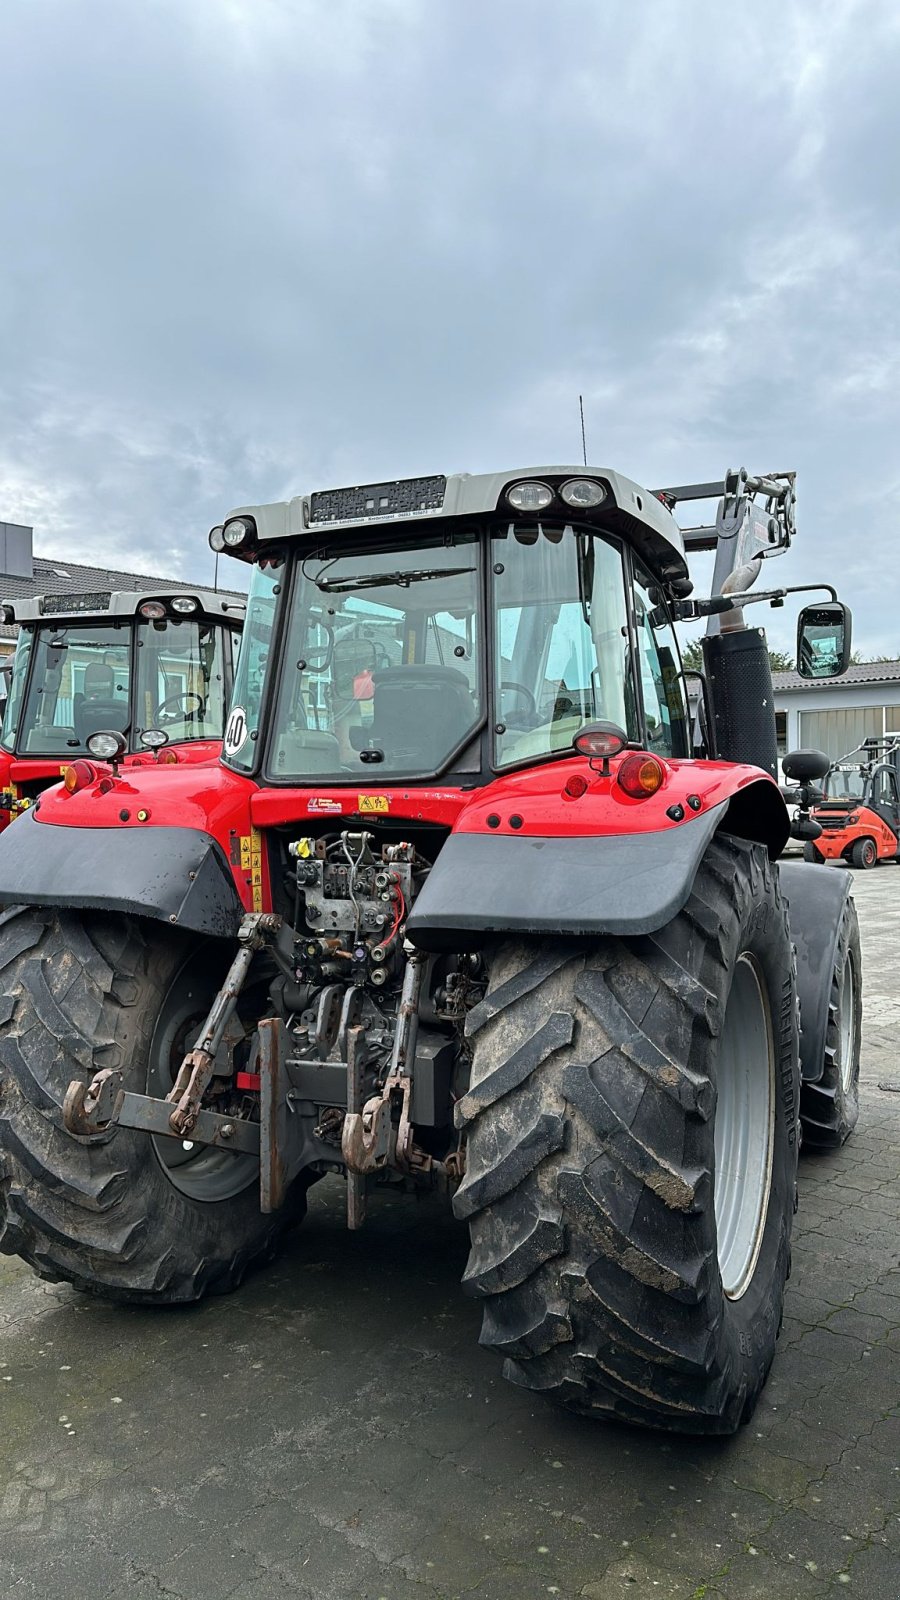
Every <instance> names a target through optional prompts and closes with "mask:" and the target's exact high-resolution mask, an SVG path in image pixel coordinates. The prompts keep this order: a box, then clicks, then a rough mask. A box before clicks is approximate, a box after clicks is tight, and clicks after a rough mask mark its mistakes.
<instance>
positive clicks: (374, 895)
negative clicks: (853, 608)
mask: <svg viewBox="0 0 900 1600" xmlns="http://www.w3.org/2000/svg"><path fill="white" fill-rule="evenodd" d="M704 496H706V497H712V496H715V497H718V498H719V499H720V505H719V509H718V514H717V520H716V524H715V526H711V527H700V528H692V529H688V530H686V531H684V532H683V531H682V529H681V528H680V527H679V526H678V524H677V523H676V521H675V519H674V517H673V515H672V507H673V506H675V505H676V504H677V502H678V501H679V500H685V501H688V500H691V499H699V498H701V497H704ZM792 507H793V493H792V479H791V478H789V477H783V476H772V477H767V478H757V479H754V478H750V477H749V476H748V475H747V473H746V472H739V473H731V474H729V475H728V477H727V478H726V479H725V482H724V484H722V483H719V484H694V485H687V486H685V487H684V488H674V489H666V490H660V491H657V492H656V493H653V492H651V491H649V490H646V489H642V488H641V487H640V486H639V485H638V484H636V483H633V482H631V481H630V480H629V479H627V478H624V477H622V476H621V475H620V474H618V473H616V472H612V471H608V470H605V469H597V470H591V469H587V468H574V467H547V468H541V469H537V470H534V471H523V472H512V473H510V472H505V473H496V474H488V475H485V476H481V477H471V476H468V475H460V476H456V477H447V478H445V477H443V476H434V477H428V478H416V479H413V480H409V481H400V482H386V483H379V484H373V485H366V486H362V487H357V488H350V489H341V490H334V491H328V492H320V493H313V494H309V495H303V496H300V497H298V498H296V499H294V500H291V501H289V502H287V503H281V504H275V505H261V506H253V507H247V508H245V509H242V510H239V511H236V512H234V513H233V514H232V515H231V516H230V517H229V518H228V519H227V521H226V522H225V524H224V526H223V527H220V528H215V529H213V532H212V534H211V536H210V538H211V543H212V546H213V548H214V549H218V550H221V549H225V550H228V551H230V553H231V554H232V555H233V556H235V557H236V558H237V559H238V560H241V561H244V562H246V563H248V564H249V565H250V567H251V569H252V578H251V589H250V597H249V602H248V613H247V625H246V628H245V633H244V642H243V646H242V650H241V655H240V660H239V664H238V671H237V677H236V682H235V688H234V693H233V697H232V706H231V711H230V715H229V718H228V722H227V726H226V732H225V739H224V746H223V754H222V759H221V762H220V763H219V764H218V765H210V766H206V767H203V768H200V769H198V768H196V767H189V766H187V765H175V766H170V767H164V766H161V765H152V766H147V767H144V768H142V769H141V770H139V771H135V770H134V769H133V768H132V769H128V768H126V767H124V766H123V765H121V764H120V763H119V762H118V761H117V760H115V759H114V760H112V761H111V762H110V763H109V764H108V765H106V766H105V767H103V768H100V769H96V770H94V771H93V772H90V773H86V774H83V775H80V776H78V778H77V781H76V782H74V783H72V784H71V785H70V786H69V787H68V788H62V787H57V788H56V789H54V790H52V791H50V792H48V793H46V794H44V795H43V796H42V797H41V798H40V800H39V802H38V804H37V805H36V806H35V807H34V808H33V809H32V810H30V811H29V812H27V813H25V814H24V815H23V816H22V817H20V818H19V819H18V820H17V821H16V822H15V824H14V826H13V828H12V829H10V830H9V831H8V833H7V835H6V836H5V838H4V839H3V840H0V899H2V900H3V901H5V902H6V903H7V904H12V905H14V906H15V908H16V909H15V910H14V911H13V912H10V913H8V914H7V916H6V918H5V919H4V920H3V922H2V925H0V970H2V973H3V993H4V996H5V998H4V1000H3V1006H4V1016H3V1024H4V1026H3V1030H2V1032H0V1072H2V1080H0V1081H2V1100H0V1195H2V1197H3V1203H4V1205H5V1219H4V1231H3V1235H2V1248H3V1249H4V1250H6V1251H7V1252H10V1253H16V1254H19V1255H21V1256H22V1257H23V1258H24V1259H25V1260H26V1261H29V1262H31V1263H32V1264H33V1265H34V1267H35V1268H36V1269H37V1271H38V1272H39V1273H41V1274H42V1275H44V1276H45V1277H48V1278H52V1279H67V1280H68V1281H70V1282H71V1283H73V1284H75V1285H77V1286H78V1287H79V1288H81V1289H85V1290H90V1291H93V1292H95V1293H98V1294H101V1295H105V1296H107V1297H110V1298H113V1299H118V1300H123V1301H131V1302H137V1303H144V1304H146V1303H173V1302H185V1301H192V1300H195V1299H197V1298H198V1297H200V1296H201V1295H203V1294H205V1293H207V1292H210V1291H216V1292H220V1291H223V1290H227V1289H232V1288H234V1287H235V1286H236V1285H237V1284H238V1283H239V1282H240V1280H241V1278H242V1277H243V1276H244V1274H245V1272H246V1271H247V1269H248V1267H249V1266H250V1265H251V1263H253V1262H254V1261H256V1260H259V1259H262V1258H266V1257H268V1256H269V1255H270V1253H271V1252H272V1250H273V1249H274V1247H275V1245H276V1243H277V1240H278V1238H279V1236H280V1235H281V1234H282V1233H283V1232H284V1230H285V1229H286V1228H287V1227H288V1226H290V1225H291V1224H293V1223H296V1222H298V1221H299V1220H300V1218H301V1217H302V1216H303V1213H304V1211H305V1208H306V1195H307V1192H308V1190H309V1189H310V1187H311V1185H312V1184H314V1183H316V1182H318V1181H320V1180H322V1179H325V1178H326V1177H327V1178H329V1179H330V1180H331V1181H334V1180H335V1179H337V1180H339V1181H340V1182H341V1183H342V1184H343V1186H344V1190H345V1194H346V1212H347V1221H348V1225H349V1226H350V1227H352V1228H358V1227H360V1226H361V1225H362V1224H363V1221H364V1219H365V1215H366V1208H367V1205H368V1204H370V1203H373V1201H374V1199H375V1197H376V1196H377V1192H378V1190H379V1188H381V1187H383V1186H389V1187H392V1188H394V1189H395V1190H407V1191H410V1192H414V1191H423V1190H436V1191H440V1192H442V1193H444V1194H446V1195H447V1196H448V1197H449V1198H451V1199H452V1206H453V1210H454V1212H455V1214H456V1216H457V1217H458V1218H459V1219H460V1221H461V1222H463V1223H465V1224H466V1225H467V1226H468V1228H469V1234H470V1240H471V1254H470V1258H469V1264H468V1267H467V1269H466V1273H465V1278H464V1286H465V1288H466V1289H467V1291H468V1292H469V1293H470V1294H472V1295H475V1296H477V1297H478V1298H479V1299H480V1300H481V1302H482V1305H483V1313H484V1320H483V1329H482V1335H481V1337H482V1342H483V1343H484V1344H486V1345H488V1346H490V1347H492V1348H493V1349H495V1350H496V1351H497V1352H498V1353H499V1354H500V1355H501V1356H502V1357H503V1358H504V1360H505V1371H506V1374H507V1376H508V1377H509V1378H511V1379H512V1381H514V1382H516V1383H519V1384H522V1385H525V1386H526V1387H527V1388H529V1389H532V1390H534V1391H536V1392H539V1393H542V1394H546V1395H548V1396H551V1397H553V1398H554V1399H556V1400H558V1401H560V1402H561V1403H562V1404H564V1405H566V1406H568V1407H570V1408H571V1409H573V1410H575V1411H578V1412H583V1413H587V1414H590V1415H592V1416H597V1417H610V1418H619V1419H623V1420H626V1421H630V1422H634V1423H639V1424H643V1425H646V1426H653V1427H662V1428H669V1429H675V1430H680V1431H687V1432H695V1433H729V1432H731V1431H733V1430H734V1429H735V1428H736V1427H738V1425H739V1424H740V1423H741V1422H742V1421H743V1420H746V1418H747V1417H749V1416H750V1414H751V1413H752V1411H753V1408H754V1405H755V1403H756V1399H757V1396H758V1395H759V1392H760V1390H761V1388H762V1385H763V1383H764V1381H765V1378H766V1374H767V1372H768V1369H769V1366H770V1364H771V1361H772V1358H773V1355H774V1351H775V1341H776V1338H777V1335H778V1331H779V1327H780V1324H781V1316H782V1303H783V1296H784V1286H785V1280H786V1277H787V1274H788V1270H789V1265H790V1239H791V1228H792V1223H793V1215H794V1209H795V1196H796V1173H797V1152H798V1146H799V1142H800V1125H801V1122H803V1123H804V1125H805V1126H807V1127H808V1129H809V1137H810V1138H811V1140H812V1141H813V1142H815V1143H819V1144H831V1145H833V1144H838V1143H840V1141H841V1139H842V1138H844V1137H845V1136H846V1134H847V1132H848V1131H849V1129H850V1127H851V1126H852V1124H853V1122H854V1120H855V1114H856V1113H855V1103H856V1101H855V1097H856V1076H857V1073H858V1066H859V1033H860V969H859V942H858V932H857V924H856V914H855V911H854V908H853V903H852V900H851V898H850V894H849V880H848V879H847V878H846V877H842V876H840V875H837V874H830V873H814V872H810V870H809V868H807V867H804V866H803V865H802V863H796V864H793V865H792V864H782V863H781V862H780V860H779V857H780V854H781V851H782V849H783V847H784V844H785V842H786V840H787V838H788V834H789V821H788V814H787V809H786V806H785V802H784V799H783V798H782V795H781V793H780V792H779V789H778V787H777V784H776V782H775V777H774V774H775V771H776V760H777V750H776V737H775V722H774V714H773V709H772V690H771V679H770V673H769V660H768V654H767V651H766V646H765V637H764V634H763V632H762V630H761V629H758V628H748V627H747V626H745V625H744V622H743V609H742V608H743V606H745V605H747V604H749V602H750V600H751V599H754V598H768V599H770V600H774V602H775V603H776V604H777V603H780V601H781V600H782V599H783V597H784V594H785V593H786V592H787V591H785V590H770V591H767V592H766V594H764V595H761V596H756V595H755V594H754V595H752V596H751V595H750V594H748V593H747V589H748V586H749V584H750V583H752V581H753V580H754V578H755V577H756V576H757V575H758V573H759V571H760V569H761V562H762V559H763V557H764V556H769V555H772V554H776V553H777V552H778V551H779V550H780V549H784V548H786V547H787V545H788V544H789V542H790V538H791V534H792V529H793V516H792ZM692 549H700V550H702V549H716V550H717V551H718V553H719V557H720V558H721V559H720V560H719V562H718V565H717V573H718V576H719V580H720V583H719V592H717V593H716V594H714V595H713V596H712V597H711V599H709V600H706V601H694V600H691V599H690V598H689V596H690V592H691V584H690V581H689V579H688V575H687V562H686V550H692ZM723 552H724V555H723ZM725 564H727V571H725V576H724V577H723V576H722V573H723V570H724V566H725ZM825 610H826V608H823V607H821V606H820V607H818V608H816V618H817V624H816V625H817V627H818V628H819V629H820V630H821V628H822V626H823V622H822V618H823V613H824V611H825ZM700 616H703V617H709V618H710V619H711V627H710V632H709V634H708V636H707V638H706V640H705V641H704V655H705V667H706V671H705V676H704V683H703V685H702V694H701V714H700V717H699V720H698V725H697V727H696V728H694V727H693V726H692V722H691V719H690V718H689V716H688V711H687V697H686V694H685V692H684V688H683V677H682V673H681V668H680V664H679V653H678V647H677V644H676V638H675V631H674V627H673V623H674V622H676V621H678V620H685V619H692V618H696V617H700ZM828 618H829V619H830V621H828V620H827V619H826V625H828V626H830V627H831V629H832V633H833V644H834V650H833V654H832V657H831V658H829V659H830V661H831V666H830V667H829V668H828V670H829V671H832V670H837V671H839V670H842V668H843V666H845V665H846V659H847V655H848V652H849V647H850V637H849V615H848V614H847V613H846V611H845V609H844V608H843V607H842V606H840V605H838V604H837V602H836V601H835V602H833V603H832V605H831V608H830V611H829V612H828ZM803 629H804V623H803V618H802V617H801V634H802V633H803ZM820 655H821V652H820ZM821 659H823V660H824V659H825V657H822V658H821ZM826 767H827V759H826V758H825V757H820V756H818V755H816V753H814V752H813V753H810V752H806V753H804V754H803V755H802V756H798V757H797V758H796V760H795V769H794V770H795V776H796V777H798V778H799V779H800V780H801V781H802V782H811V781H814V780H815V779H816V778H821V777H822V775H823V774H824V771H825V769H826ZM804 1080H805V1084H804ZM802 1084H803V1085H804V1086H803V1087H802ZM806 1087H812V1088H814V1089H815V1090H816V1091H817V1095H818V1098H817V1099H816V1100H815V1102H814V1103H811V1104H812V1111H813V1112H814V1115H812V1114H810V1115H809V1116H807V1113H806V1111H805V1109H804V1108H805V1106H806V1104H807V1101H806V1099H805V1088H806ZM823 1104H826V1105H827V1107H828V1108H829V1109H828V1110H827V1111H826V1112H823V1110H822V1105H823Z"/></svg>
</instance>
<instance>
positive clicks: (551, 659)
mask: <svg viewBox="0 0 900 1600" xmlns="http://www.w3.org/2000/svg"><path fill="white" fill-rule="evenodd" d="M547 477H548V479H550V481H549V482H544V481H543V480H542V481H539V482H535V481H526V482H520V483H516V482H513V483H512V484H508V483H507V484H504V485H502V486H501V485H500V484H498V485H497V490H496V491H495V492H494V493H493V494H492V495H491V500H492V502H493V503H492V504H490V505H489V506H486V505H485V504H484V497H483V494H482V496H481V497H480V498H479V508H478V509H479V513H480V514H475V513H474V510H473V514H472V515H469V516H462V517H461V516H459V515H458V514H457V516H455V517H454V518H452V520H451V519H450V518H448V517H446V516H440V515H431V516H429V515H428V508H427V506H426V505H424V504H423V507H422V508H421V509H420V511H419V514H418V515H416V516H415V517H414V518H413V517H412V516H410V517H409V519H408V520H395V519H394V518H393V517H391V518H390V520H387V519H386V517H385V514H384V512H383V511H380V500H384V501H385V502H389V497H390V486H385V487H386V489H387V490H388V492H387V493H386V494H385V495H384V496H382V497H380V498H379V497H376V496H369V498H370V499H371V500H372V502H373V505H372V508H371V511H370V514H369V515H368V516H367V515H366V508H365V507H363V508H362V509H361V510H360V509H359V508H357V507H356V506H355V504H353V505H351V503H350V502H349V500H348V503H347V504H346V505H343V504H342V503H340V502H339V500H338V499H337V497H336V496H331V497H324V496H315V495H314V496H312V500H311V504H310V505H309V506H308V507H307V510H306V511H305V513H304V512H301V508H300V504H299V503H297V502H291V505H290V507H289V508H274V507H273V508H268V507H262V508H256V510H255V513H254V515H253V516H251V515H250V514H247V515H244V516H240V517H237V518H233V519H232V520H231V522H229V524H228V525H227V527H226V530H225V532H226V533H227V534H229V535H230V539H231V542H230V544H226V545H225V548H227V549H230V551H231V553H234V554H243V555H245V557H246V558H249V559H253V560H254V569H253V579H252V583H251V592H250V597H249V602H248V628H247V636H246V649H245V653H244V655H243V658H242V661H241V665H240V668H239V671H238V676H237V684H236V690H235V695H234V701H233V708H232V712H231V716H230V719H229V723H228V729H227V732H226V738H225V748H224V758H225V761H226V763H227V764H228V765H229V766H231V767H234V768H236V769H237V770H238V771H241V772H251V771H252V772H254V774H259V776H260V778H261V779H262V780H263V781H265V782H267V783H273V784H307V783H315V784H318V785H322V784H328V785H334V786H336V787H344V786H349V787H352V786H353V785H356V786H357V787H358V786H359V785H360V783H364V784H367V785H371V784H376V785H377V786H379V787H383V786H385V785H392V784H396V783H404V784H405V783H408V782H411V783H426V782H428V781H432V780H434V779H436V778H438V777H440V778H441V780H442V781H445V780H449V778H450V776H451V775H452V776H454V777H458V779H459V781H460V783H461V784H464V785H465V786H466V787H471V786H472V785H473V783H477V782H487V781H489V780H490V778H491V776H492V775H493V774H496V773H499V772H506V771H514V770H516V769H519V768H522V767H525V766H526V765H527V766H533V765H534V764H535V763H545V762H550V761H554V760H556V761H558V760H560V759H561V758H563V757H565V756H566V755H571V754H572V753H573V749H574V744H575V740H576V737H577V736H578V734H579V732H580V730H581V729H582V728H584V727H585V726H587V725H589V724H593V723H595V722H598V721H603V722H608V723H612V724H614V725H615V726H616V727H617V728H619V729H620V730H621V732H622V742H623V743H632V744H633V745H634V746H635V748H641V749H646V750H649V751H653V752H658V753H659V754H660V755H663V756H667V757H679V756H687V755H689V754H690V748H689V726H688V721H687V714H686V696H685V694H684V690H683V685H682V680H681V667H680V658H679V654H678V647H677V645H676V642H675V636H674V631H673V628H672V625H671V618H670V615H669V613H668V611H667V609H666V606H665V602H664V597H663V591H662V588H661V586H660V577H659V570H660V567H661V566H662V568H663V570H664V572H665V573H666V575H667V577H669V578H671V577H675V576H677V575H683V574H684V571H685V567H684V552H683V547H682V546H681V545H680V541H679V540H678V533H677V528H676V525H675V524H674V521H673V519H672V518H671V517H670V516H669V515H668V513H667V512H666V511H665V510H664V509H663V507H662V506H661V505H660V503H659V502H658V501H657V500H655V499H653V497H651V496H647V500H646V505H645V509H644V516H643V517H640V516H639V515H637V513H636V512H634V513H632V512H631V511H629V509H628V490H627V489H626V487H625V485H624V483H620V484H617V485H616V489H617V491H618V493H617V495H616V498H615V500H614V498H613V495H614V491H613V490H612V487H611V486H610V488H609V490H607V487H606V486H605V485H604V483H602V482H600V481H595V480H589V479H587V478H569V479H565V480H564V481H563V482H562V483H559V484H557V483H555V482H553V480H552V478H551V475H550V474H549V473H548V474H547ZM457 483H458V493H459V494H461V495H462V496H463V497H464V496H465V493H466V490H467V487H468V485H470V484H475V483H479V487H480V486H481V484H482V483H483V480H462V482H461V483H460V482H459V480H457ZM426 490H427V484H424V485H423V490H422V492H423V501H424V500H425V499H427V493H426ZM469 492H472V491H471V490H470V491H469ZM345 493H350V494H352V493H353V492H352V491H350V492H345ZM319 500H327V502H328V503H327V506H323V507H320V506H319V505H318V504H317V501H319ZM332 502H333V504H332ZM473 502H474V494H473ZM623 502H624V505H623V504H622V503H623ZM620 506H621V507H622V509H620V508H619V507H620ZM285 509H287V510H289V514H290V515H291V516H293V517H294V518H296V519H297V522H298V526H297V529H296V532H297V533H298V534H299V535H300V537H299V538H296V537H295V538H294V539H287V540H285V541H284V542H280V541H279V542H277V543H274V544H270V540H271V537H272V533H273V532H274V529H273V528H272V526H271V522H272V520H273V519H272V518H271V516H270V515H268V513H271V512H273V511H276V510H278V511H282V510H285ZM388 510H389V511H390V507H389V506H388ZM303 516H305V517H306V518H307V519H308V525H306V526H303V525H302V518H303ZM629 525H631V527H629ZM635 530H637V531H638V537H637V538H635V537H633V536H632V537H629V532H631V533H632V535H633V534H634V531H635ZM214 531H215V532H218V530H214ZM292 531H294V530H293V529H292ZM238 538H239V539H240V543H239V544H238V545H237V546H236V545H235V542H234V541H235V539H238Z"/></svg>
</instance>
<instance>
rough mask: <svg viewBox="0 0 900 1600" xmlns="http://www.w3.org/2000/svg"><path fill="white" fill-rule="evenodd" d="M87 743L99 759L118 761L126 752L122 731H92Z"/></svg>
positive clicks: (93, 754)
mask: <svg viewBox="0 0 900 1600" xmlns="http://www.w3.org/2000/svg"><path fill="white" fill-rule="evenodd" d="M86 743H87V747H88V749H89V750H90V752H91V755H92V756H96V757H97V759H98V761H117V760H118V758H119V757H120V756H123V755H124V754H125V749H126V745H125V739H124V737H123V735H122V734H121V733H112V732H110V733H107V732H105V731H104V732H102V733H92V734H91V736H90V738H89V739H88V740H86Z"/></svg>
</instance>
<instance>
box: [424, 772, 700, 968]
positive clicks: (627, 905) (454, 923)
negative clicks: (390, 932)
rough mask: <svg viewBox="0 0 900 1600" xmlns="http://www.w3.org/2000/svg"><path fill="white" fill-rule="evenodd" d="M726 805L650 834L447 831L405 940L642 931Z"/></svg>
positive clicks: (667, 907)
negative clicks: (559, 835) (552, 835)
mask: <svg viewBox="0 0 900 1600" xmlns="http://www.w3.org/2000/svg"><path fill="white" fill-rule="evenodd" d="M727 810H728V801H727V800H726V801H724V802H723V803H722V804H721V805H717V806H710V808H709V810H708V811H705V812H701V814H700V815H699V816H696V817H691V818H690V820H687V821H685V822H683V823H681V824H680V825H679V826H677V827H673V828H667V829H666V830H665V831H664V832H659V833H629V834H594V835H590V836H581V837H572V836H571V835H570V836H567V837H566V838H546V837H535V836H533V835H525V836H524V837H523V836H522V835H521V834H496V833H492V834H482V833H452V834H451V835H450V837H449V839H448V840H447V842H446V844H445V845H444V846H443V848H442V850H441V852H440V854H439V856H438V858H437V861H436V862H435V864H434V866H433V867H432V869H431V871H430V873H429V874H428V877H427V878H426V880H425V883H424V884H423V886H422V889H421V891H420V892H419V894H418V896H417V898H416V900H415V902H414V904H413V909H412V912H411V913H410V917H409V921H408V922H407V925H406V931H407V936H408V937H409V938H410V939H411V940H412V942H413V944H415V945H417V946H418V947H419V948H420V949H422V950H475V949H477V948H478V946H479V945H481V944H483V943H484V941H485V940H486V939H488V938H491V937H492V936H495V935H498V934H500V935H510V934H513V935H515V934H530V935H532V936H534V935H539V936H547V937H549V936H552V935H554V934H557V935H558V934H566V935H572V936H575V937H577V936H586V935H587V936H591V935H596V934H601V933H614V934H640V933H652V932H654V931H655V929H657V928H661V927H663V926H664V925H665V923H667V922H669V921H671V919H672V917H674V916H676V915H677V913H678V912H679V911H680V910H681V908H682V906H683V905H684V903H685V901H686V900H687V898H688V895H689V894H690V892H691V887H692V885H693V882H694V877H695V875H696V872H697V868H698V866H699V864H700V861H701V858H702V857H703V855H704V853H705V851H706V847H707V845H708V844H709V841H710V839H711V838H712V836H713V834H714V833H715V831H716V829H717V828H718V827H719V826H720V825H721V823H722V821H723V819H724V817H725V814H726V812H727Z"/></svg>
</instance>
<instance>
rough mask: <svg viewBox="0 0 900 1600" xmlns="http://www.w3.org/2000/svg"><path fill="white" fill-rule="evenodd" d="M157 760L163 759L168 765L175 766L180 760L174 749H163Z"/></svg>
mask: <svg viewBox="0 0 900 1600" xmlns="http://www.w3.org/2000/svg"><path fill="white" fill-rule="evenodd" d="M157 760H158V761H162V762H163V763H164V764H165V765H166V766H167V767H171V766H174V764H175V762H176V761H177V760H178V756H177V755H176V753H175V751H174V750H162V751H161V752H160V754H159V756H158V757H157Z"/></svg>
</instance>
